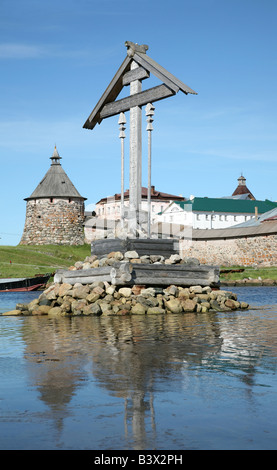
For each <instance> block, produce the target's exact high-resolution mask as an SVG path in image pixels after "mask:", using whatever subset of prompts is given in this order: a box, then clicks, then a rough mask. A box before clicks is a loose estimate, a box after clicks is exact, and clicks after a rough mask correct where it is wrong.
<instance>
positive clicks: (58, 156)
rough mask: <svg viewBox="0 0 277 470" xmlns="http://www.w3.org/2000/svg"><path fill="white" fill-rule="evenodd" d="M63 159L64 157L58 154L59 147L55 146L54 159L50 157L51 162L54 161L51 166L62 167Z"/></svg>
mask: <svg viewBox="0 0 277 470" xmlns="http://www.w3.org/2000/svg"><path fill="white" fill-rule="evenodd" d="M61 158H62V157H60V155H59V152H58V150H57V147H56V144H55V148H54V152H53V155H52V157H50V160H52V163H51V165H60V160H61Z"/></svg>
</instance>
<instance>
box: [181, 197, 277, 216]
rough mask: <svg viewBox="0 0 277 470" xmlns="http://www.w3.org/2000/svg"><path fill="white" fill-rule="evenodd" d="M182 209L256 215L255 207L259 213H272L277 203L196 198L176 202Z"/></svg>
mask: <svg viewBox="0 0 277 470" xmlns="http://www.w3.org/2000/svg"><path fill="white" fill-rule="evenodd" d="M174 202H175V204H178V205H179V206H180V207H181V208H182V209H184V210H186V208H187V209H188V210H190V208H188V206H190V205H191V206H192V210H193V212H212V211H214V212H230V213H234V212H237V213H246V214H255V207H257V208H258V213H259V214H263V213H264V212H267V211H270V210H271V209H274V208H275V207H277V202H272V201H269V200H268V199H266V200H265V201H256V200H254V201H253V200H247V199H228V198H226V199H224V198H221V199H220V198H209V197H195V198H194V199H192V200H188V201H174Z"/></svg>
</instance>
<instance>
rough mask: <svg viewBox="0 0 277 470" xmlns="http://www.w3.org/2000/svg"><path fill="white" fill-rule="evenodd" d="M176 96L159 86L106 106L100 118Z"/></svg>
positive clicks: (163, 86) (165, 87)
mask: <svg viewBox="0 0 277 470" xmlns="http://www.w3.org/2000/svg"><path fill="white" fill-rule="evenodd" d="M174 94H175V93H174V92H173V91H172V90H170V89H169V88H168V87H167V86H166V85H159V86H156V87H154V88H150V89H149V90H146V91H142V92H141V93H136V94H135V95H131V96H128V97H127V98H123V99H121V100H118V101H114V102H112V103H108V104H106V105H105V106H104V107H103V109H102V111H101V112H100V118H101V119H105V118H107V117H110V116H115V115H116V114H120V113H121V112H123V113H124V112H125V111H129V110H130V108H134V107H135V106H143V105H146V104H147V103H153V102H155V101H159V100H163V99H164V98H168V97H169V96H172V95H174Z"/></svg>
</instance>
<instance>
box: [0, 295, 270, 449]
mask: <svg viewBox="0 0 277 470" xmlns="http://www.w3.org/2000/svg"><path fill="white" fill-rule="evenodd" d="M232 291H233V292H237V293H238V296H239V299H240V300H246V301H248V302H249V303H250V304H251V306H253V308H251V309H250V310H248V311H243V312H233V313H208V314H184V315H167V316H152V317H151V316H148V317H147V316H145V317H141V316H132V317H122V318H117V317H106V318H101V317H100V318H98V317H97V318H94V317H75V318H60V319H56V320H55V319H48V318H47V317H40V318H36V317H22V318H21V317H20V318H19V317H3V316H2V317H1V316H0V449H94V450H108V449H112V450H123V449H124V450H132V449H139V450H150V449H151V450H186V449H202V450H204V449H216V450H220V449H276V448H277V380H276V369H277V363H276V356H277V288H275V287H269V288H267V287H261V288H256V287H252V288H232ZM36 295H38V294H34V293H33V294H26V293H23V294H20V295H18V294H6V293H3V294H0V312H1V311H2V312H3V311H5V310H9V309H13V308H14V307H15V304H16V303H17V302H19V301H23V302H24V301H30V300H31V298H33V297H34V296H36ZM27 297H28V298H27Z"/></svg>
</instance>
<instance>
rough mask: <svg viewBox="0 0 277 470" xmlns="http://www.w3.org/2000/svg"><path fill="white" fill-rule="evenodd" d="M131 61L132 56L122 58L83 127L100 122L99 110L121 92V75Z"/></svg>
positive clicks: (91, 127)
mask: <svg viewBox="0 0 277 470" xmlns="http://www.w3.org/2000/svg"><path fill="white" fill-rule="evenodd" d="M131 62H132V58H130V57H128V56H127V57H126V58H125V59H124V61H123V62H122V64H121V66H120V67H119V69H118V71H117V72H116V74H115V76H114V77H113V79H112V81H111V82H110V84H109V85H108V87H107V88H106V90H105V91H104V93H103V95H102V96H101V98H100V99H99V101H98V103H97V104H96V106H95V107H94V109H93V111H92V112H91V114H90V115H89V117H88V119H87V120H86V122H85V124H84V125H83V128H84V129H93V128H94V127H95V126H96V124H97V123H98V124H100V122H101V120H102V119H101V118H100V111H101V109H102V108H103V106H104V105H105V104H106V103H110V102H111V101H114V100H115V99H116V98H117V96H118V95H119V93H120V92H121V90H122V88H123V84H122V76H123V75H124V74H125V73H126V72H127V71H128V70H130V67H131Z"/></svg>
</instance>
